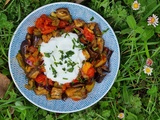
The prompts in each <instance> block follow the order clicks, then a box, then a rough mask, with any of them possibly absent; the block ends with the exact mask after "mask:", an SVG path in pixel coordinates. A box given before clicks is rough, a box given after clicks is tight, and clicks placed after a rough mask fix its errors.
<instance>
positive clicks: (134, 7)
mask: <svg viewBox="0 0 160 120" xmlns="http://www.w3.org/2000/svg"><path fill="white" fill-rule="evenodd" d="M139 8H140V3H139V2H138V1H137V0H135V1H134V2H133V3H132V9H133V10H139Z"/></svg>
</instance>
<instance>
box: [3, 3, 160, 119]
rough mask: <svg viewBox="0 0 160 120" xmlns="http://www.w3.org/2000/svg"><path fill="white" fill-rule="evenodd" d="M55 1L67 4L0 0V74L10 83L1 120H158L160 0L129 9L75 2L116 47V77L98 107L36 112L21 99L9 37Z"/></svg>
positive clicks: (107, 4)
mask: <svg viewBox="0 0 160 120" xmlns="http://www.w3.org/2000/svg"><path fill="white" fill-rule="evenodd" d="M57 1H67V0H0V73H2V74H3V75H5V76H7V77H8V78H9V79H10V81H11V83H10V85H9V86H8V90H7V91H6V92H5V95H4V97H3V98H0V120H119V119H123V120H160V93H159V91H160V87H159V86H160V24H159V19H158V18H159V17H160V1H159V0H137V4H135V5H134V6H132V5H133V3H134V0H85V1H84V2H82V3H80V4H83V5H85V6H87V7H89V8H91V9H93V10H95V11H96V12H98V13H99V14H100V15H101V16H103V18H105V19H106V21H107V22H108V23H109V24H110V26H111V27H112V28H113V30H114V32H115V34H116V36H117V39H118V42H119V46H120V56H121V63H120V69H119V71H118V75H117V78H116V80H115V83H114V85H113V86H112V88H111V89H110V91H109V92H108V93H107V94H106V95H105V97H103V98H102V99H101V100H100V101H99V102H98V103H96V104H95V105H93V106H91V107H89V108H87V109H85V110H82V111H79V112H75V113H70V114H67V113H65V114H59V113H52V112H48V111H45V110H43V109H41V108H38V107H36V106H35V105H33V104H32V103H30V102H29V101H28V100H26V99H25V98H24V97H23V96H22V94H21V93H20V92H19V91H18V89H17V88H16V87H15V86H14V83H13V81H12V78H11V76H10V72H9V68H8V48H9V44H10V41H11V38H12V36H13V33H14V31H15V29H16V28H17V26H18V25H19V24H20V22H21V21H22V20H23V19H24V18H25V17H26V16H27V15H28V14H29V13H30V12H32V11H33V10H35V9H37V8H38V7H41V6H43V5H46V4H49V3H54V2H57ZM68 1H69V2H73V0H68ZM0 80H1V82H2V80H3V79H0ZM123 115H124V116H123Z"/></svg>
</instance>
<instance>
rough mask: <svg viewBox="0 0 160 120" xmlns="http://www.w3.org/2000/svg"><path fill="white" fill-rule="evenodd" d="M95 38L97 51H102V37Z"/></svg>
mask: <svg viewBox="0 0 160 120" xmlns="http://www.w3.org/2000/svg"><path fill="white" fill-rule="evenodd" d="M96 40H97V47H98V51H99V53H102V51H103V47H104V40H103V38H102V37H97V38H96Z"/></svg>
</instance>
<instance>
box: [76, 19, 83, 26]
mask: <svg viewBox="0 0 160 120" xmlns="http://www.w3.org/2000/svg"><path fill="white" fill-rule="evenodd" d="M74 24H75V26H76V27H83V25H84V24H85V22H84V21H83V20H81V19H75V20H74Z"/></svg>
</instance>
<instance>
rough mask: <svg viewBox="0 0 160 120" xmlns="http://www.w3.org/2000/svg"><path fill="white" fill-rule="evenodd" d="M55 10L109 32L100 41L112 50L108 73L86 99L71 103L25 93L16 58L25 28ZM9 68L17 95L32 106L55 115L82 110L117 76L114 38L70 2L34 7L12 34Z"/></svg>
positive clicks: (88, 12) (103, 24)
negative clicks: (65, 12) (63, 9)
mask: <svg viewBox="0 0 160 120" xmlns="http://www.w3.org/2000/svg"><path fill="white" fill-rule="evenodd" d="M57 8H68V10H69V11H70V14H71V15H72V18H73V19H76V18H80V19H83V20H85V21H86V22H91V21H90V20H91V18H94V19H93V21H94V22H97V23H98V24H99V27H100V29H101V31H104V30H106V29H109V30H108V31H107V32H106V33H105V34H103V38H104V40H105V46H107V47H109V48H110V49H111V50H113V51H114V52H113V54H112V56H111V58H110V70H111V72H110V73H108V74H107V76H106V77H105V78H104V80H103V81H102V82H101V83H96V84H95V86H94V89H93V90H92V92H90V93H89V94H88V96H87V98H86V99H84V100H80V101H77V102H75V101H73V100H71V99H67V100H66V101H62V100H51V101H49V100H46V97H45V96H37V95H36V94H35V93H34V92H33V91H32V90H27V89H26V88H25V87H24V85H25V84H27V81H28V80H27V79H26V77H25V73H24V71H23V70H22V68H21V67H20V66H19V64H18V62H17V60H16V55H17V53H18V51H19V49H20V45H21V43H22V41H23V40H24V39H25V36H26V33H27V27H28V26H32V25H34V22H35V20H36V19H37V18H38V17H39V16H40V15H42V14H48V15H49V14H50V13H51V12H52V11H55V10H56V9H57ZM8 58H9V69H10V73H11V76H12V78H13V81H14V83H15V85H16V87H17V88H18V90H19V91H20V92H21V94H22V95H23V96H24V97H25V98H26V99H27V100H29V101H30V102H31V103H33V104H34V105H36V106H38V107H40V108H42V109H45V110H47V111H51V112H56V113H71V112H77V111H80V110H84V109H86V108H88V107H90V106H92V105H94V104H95V103H97V102H98V101H99V100H100V99H102V98H103V97H104V96H105V95H106V94H107V92H108V91H109V90H110V88H111V87H112V85H113V83H114V81H115V78H116V76H117V73H118V69H119V64H120V50H119V44H118V41H117V38H116V36H115V33H114V31H113V30H112V28H111V27H110V25H109V24H108V23H107V21H106V20H105V19H104V18H102V17H101V16H100V15H99V14H98V13H96V12H95V11H93V10H91V9H90V8H87V7H85V6H83V5H80V4H76V3H70V2H57V3H52V4H48V5H45V6H43V7H40V8H38V9H37V10H35V11H33V12H32V13H30V14H29V15H28V16H27V17H26V18H25V19H24V20H23V21H22V22H21V23H20V25H19V26H18V28H17V29H16V31H15V32H14V35H13V37H12V40H11V43H10V47H9V53H8Z"/></svg>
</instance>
